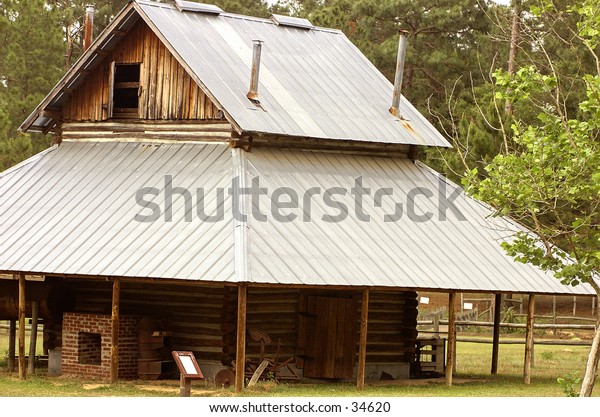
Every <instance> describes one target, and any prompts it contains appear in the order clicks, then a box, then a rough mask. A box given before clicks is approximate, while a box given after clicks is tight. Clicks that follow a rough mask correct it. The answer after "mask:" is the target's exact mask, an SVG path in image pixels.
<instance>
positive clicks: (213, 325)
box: [69, 280, 417, 366]
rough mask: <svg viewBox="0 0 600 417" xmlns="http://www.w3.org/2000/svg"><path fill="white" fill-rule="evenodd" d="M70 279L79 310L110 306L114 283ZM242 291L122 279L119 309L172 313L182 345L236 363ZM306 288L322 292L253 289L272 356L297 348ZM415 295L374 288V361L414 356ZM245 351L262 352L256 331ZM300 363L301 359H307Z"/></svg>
mask: <svg viewBox="0 0 600 417" xmlns="http://www.w3.org/2000/svg"><path fill="white" fill-rule="evenodd" d="M69 285H70V286H71V287H72V288H73V290H74V291H75V294H76V300H77V302H76V310H77V311H78V312H88V313H98V314H109V313H110V309H111V302H110V300H111V290H112V286H111V284H110V283H109V282H96V281H83V280H78V281H70V282H69ZM236 294H237V291H236V288H235V287H225V286H218V287H215V286H211V287H205V286H198V285H193V286H192V285H190V286H183V285H167V284H151V285H149V284H134V283H128V282H123V283H122V284H121V310H120V311H121V314H124V315H138V316H150V317H153V318H156V319H163V320H166V321H167V322H168V323H169V324H170V326H171V328H172V331H173V344H174V348H175V349H177V350H191V351H193V352H194V353H195V354H196V355H197V357H198V359H199V360H205V361H208V360H210V361H218V362H222V363H224V364H227V365H229V363H230V361H231V359H233V358H235V341H236V330H235V329H236V327H235V317H236V309H237V295H236ZM301 294H320V292H313V291H311V290H303V291H299V290H294V289H268V288H250V289H249V290H248V307H247V328H248V330H249V329H252V328H254V329H257V330H260V331H262V332H264V333H267V334H268V335H269V336H270V338H271V340H272V343H271V344H270V345H268V346H267V347H266V349H265V352H266V356H267V357H272V356H274V355H275V353H276V350H277V344H278V341H279V343H280V350H279V357H280V359H283V360H285V359H287V358H289V357H295V356H296V355H297V346H298V335H299V322H300V320H299V301H300V298H301ZM416 295H417V294H416V293H415V292H412V291H401V292H400V291H398V292H379V291H373V292H371V295H370V301H369V319H368V338H367V363H368V364H379V363H397V362H412V361H413V358H414V351H415V340H416V336H417V331H416V322H417V321H416V320H417V299H416ZM357 304H358V305H357V312H356V313H357V314H356V318H357V320H359V319H360V314H359V312H360V308H361V307H360V302H358V303H357ZM356 328H357V329H359V328H360V326H358V325H357V327H356ZM356 340H357V341H358V334H357V337H356ZM357 353H358V343H357V348H356V354H357ZM246 354H247V356H248V357H250V358H254V359H257V358H258V357H259V354H260V343H259V342H255V341H253V340H252V338H251V337H250V336H247V347H246ZM299 363H300V366H302V365H301V364H302V362H301V361H299Z"/></svg>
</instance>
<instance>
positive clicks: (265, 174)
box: [248, 148, 593, 294]
mask: <svg viewBox="0 0 600 417" xmlns="http://www.w3.org/2000/svg"><path fill="white" fill-rule="evenodd" d="M248 164H249V167H250V172H249V175H250V177H259V178H260V186H261V187H264V188H266V189H267V190H269V192H270V194H269V195H265V196H262V200H260V203H259V207H262V211H263V213H265V214H268V220H267V221H266V222H262V221H256V220H251V222H250V228H249V229H250V242H251V243H250V251H251V252H250V259H249V263H250V269H251V274H252V276H251V277H252V281H253V282H261V283H262V282H271V283H284V284H312V285H343V286H353V285H370V286H382V287H405V288H427V289H440V290H470V291H507V292H523V293H528V292H540V293H563V294H593V290H592V289H591V288H590V287H589V286H587V285H585V286H584V285H581V286H578V287H567V286H564V285H562V284H560V282H559V280H557V279H555V278H554V277H553V276H552V275H550V274H546V273H544V272H542V271H540V270H538V269H537V268H535V267H533V266H531V265H524V264H520V263H516V262H515V261H513V259H512V258H511V257H509V256H508V255H506V254H505V252H504V250H503V249H502V248H501V247H500V242H501V241H503V240H505V239H509V238H510V236H511V234H512V233H513V232H514V231H515V230H520V226H517V225H515V224H514V223H512V222H510V221H507V220H506V219H502V218H488V216H489V215H490V213H491V210H489V209H488V208H487V207H486V206H485V205H483V204H481V203H480V202H478V201H476V200H474V199H472V198H470V197H468V196H466V195H464V193H461V194H460V196H459V197H458V198H457V199H456V200H455V206H456V208H457V209H458V210H459V212H460V213H461V214H462V216H464V221H462V220H461V219H460V218H459V217H458V216H457V215H455V213H454V212H453V211H452V210H450V209H447V210H445V213H446V219H445V220H444V219H442V218H441V217H440V216H439V215H438V213H440V210H443V209H444V208H449V206H450V204H449V203H448V202H447V201H445V200H443V199H440V198H438V192H441V191H442V190H443V188H442V187H444V186H445V187H446V190H447V191H446V193H445V195H447V196H448V200H450V196H451V195H452V194H453V193H454V191H455V190H457V189H460V188H459V187H457V186H456V185H454V184H452V183H449V182H447V181H446V180H445V179H444V178H443V177H442V176H439V175H436V174H435V173H434V172H432V171H431V170H429V169H428V168H427V167H424V166H422V165H421V166H419V165H418V164H417V165H416V164H414V163H413V162H412V161H410V160H409V159H391V158H377V157H368V156H355V155H343V154H333V153H309V152H297V151H296V152H294V151H286V150H269V149H262V148H261V149H255V150H254V151H253V152H252V153H250V154H248ZM359 177H360V178H362V182H363V184H364V187H365V188H369V189H370V191H371V195H370V196H366V197H365V198H364V206H363V208H364V212H365V213H366V214H367V215H369V216H370V220H369V221H368V222H365V221H361V220H360V218H359V216H358V215H357V214H356V212H355V203H354V202H355V200H354V199H355V197H354V196H353V195H350V191H351V189H352V187H354V186H355V179H356V178H359ZM282 187H287V189H288V191H290V192H292V193H295V194H296V195H297V196H298V202H299V206H300V208H298V209H292V208H284V207H283V205H282V206H281V207H280V206H278V205H277V204H275V208H281V212H282V214H284V215H287V214H294V215H296V216H297V218H296V219H295V220H293V221H289V222H280V221H274V219H273V217H272V214H273V213H272V208H271V205H270V204H273V201H274V200H273V199H272V196H273V194H272V193H273V191H274V190H276V189H282ZM314 187H318V188H319V189H320V191H319V193H318V194H317V195H316V196H313V197H312V198H310V199H309V200H310V209H309V208H308V203H307V202H308V201H309V200H307V199H306V197H303V196H306V195H307V194H306V193H307V190H310V189H313V188H314ZM335 187H339V189H337V190H336V189H335ZM326 189H331V190H333V191H337V192H338V194H336V195H334V196H333V199H334V200H336V201H338V202H339V203H341V204H343V205H344V206H345V207H346V208H347V209H348V215H347V217H346V218H345V219H344V220H343V221H340V222H328V221H324V220H323V216H324V215H328V214H329V215H332V214H336V213H338V209H334V208H332V207H330V205H332V204H329V205H328V204H327V203H326V202H325V199H324V194H325V190H326ZM385 189H387V190H388V191H385V192H384V191H380V193H381V194H380V196H381V197H382V199H381V207H376V205H375V203H374V200H373V199H374V195H375V194H376V192H377V190H385ZM344 190H345V193H346V194H345V195H341V194H339V193H341V192H342V191H344ZM411 190H422V192H426V191H423V190H430V191H431V192H432V193H433V196H432V197H431V198H427V197H426V196H424V195H423V194H418V193H417V195H416V197H415V199H414V201H415V207H416V209H415V214H416V215H421V214H424V213H427V212H430V213H432V214H433V218H432V219H431V220H429V221H415V220H414V219H413V220H411V219H410V218H409V216H408V205H409V201H410V199H409V194H410V193H411ZM390 192H392V193H393V196H387V194H389V193H390ZM413 192H414V191H413ZM385 193H387V194H385ZM283 200H284V201H289V199H288V198H287V197H283ZM396 203H401V204H403V209H404V210H403V215H402V217H401V219H400V220H398V221H395V222H391V221H390V222H386V221H384V214H392V213H394V212H395V208H396V206H395V204H396ZM308 213H310V221H303V216H304V215H307V214H308ZM516 228H518V229H516Z"/></svg>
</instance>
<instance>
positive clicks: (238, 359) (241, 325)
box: [235, 284, 248, 392]
mask: <svg viewBox="0 0 600 417" xmlns="http://www.w3.org/2000/svg"><path fill="white" fill-rule="evenodd" d="M247 292H248V290H247V287H246V284H240V285H239V286H238V310H237V347H236V350H235V392H242V391H243V390H244V379H245V378H244V370H245V368H246V297H247Z"/></svg>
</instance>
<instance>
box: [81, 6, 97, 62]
mask: <svg viewBox="0 0 600 417" xmlns="http://www.w3.org/2000/svg"><path fill="white" fill-rule="evenodd" d="M95 13H96V6H94V5H93V4H88V5H87V6H85V21H84V23H83V30H84V32H83V50H84V51H87V50H88V48H89V47H90V45H91V44H92V39H93V37H94V14H95Z"/></svg>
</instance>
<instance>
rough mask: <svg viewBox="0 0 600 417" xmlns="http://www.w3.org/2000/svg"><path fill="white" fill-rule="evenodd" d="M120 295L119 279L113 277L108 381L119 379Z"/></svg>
mask: <svg viewBox="0 0 600 417" xmlns="http://www.w3.org/2000/svg"><path fill="white" fill-rule="evenodd" d="M120 296H121V279H120V278H115V279H114V281H113V290H112V320H111V324H112V329H111V343H110V383H111V384H114V383H116V382H117V380H118V379H119V304H120Z"/></svg>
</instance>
